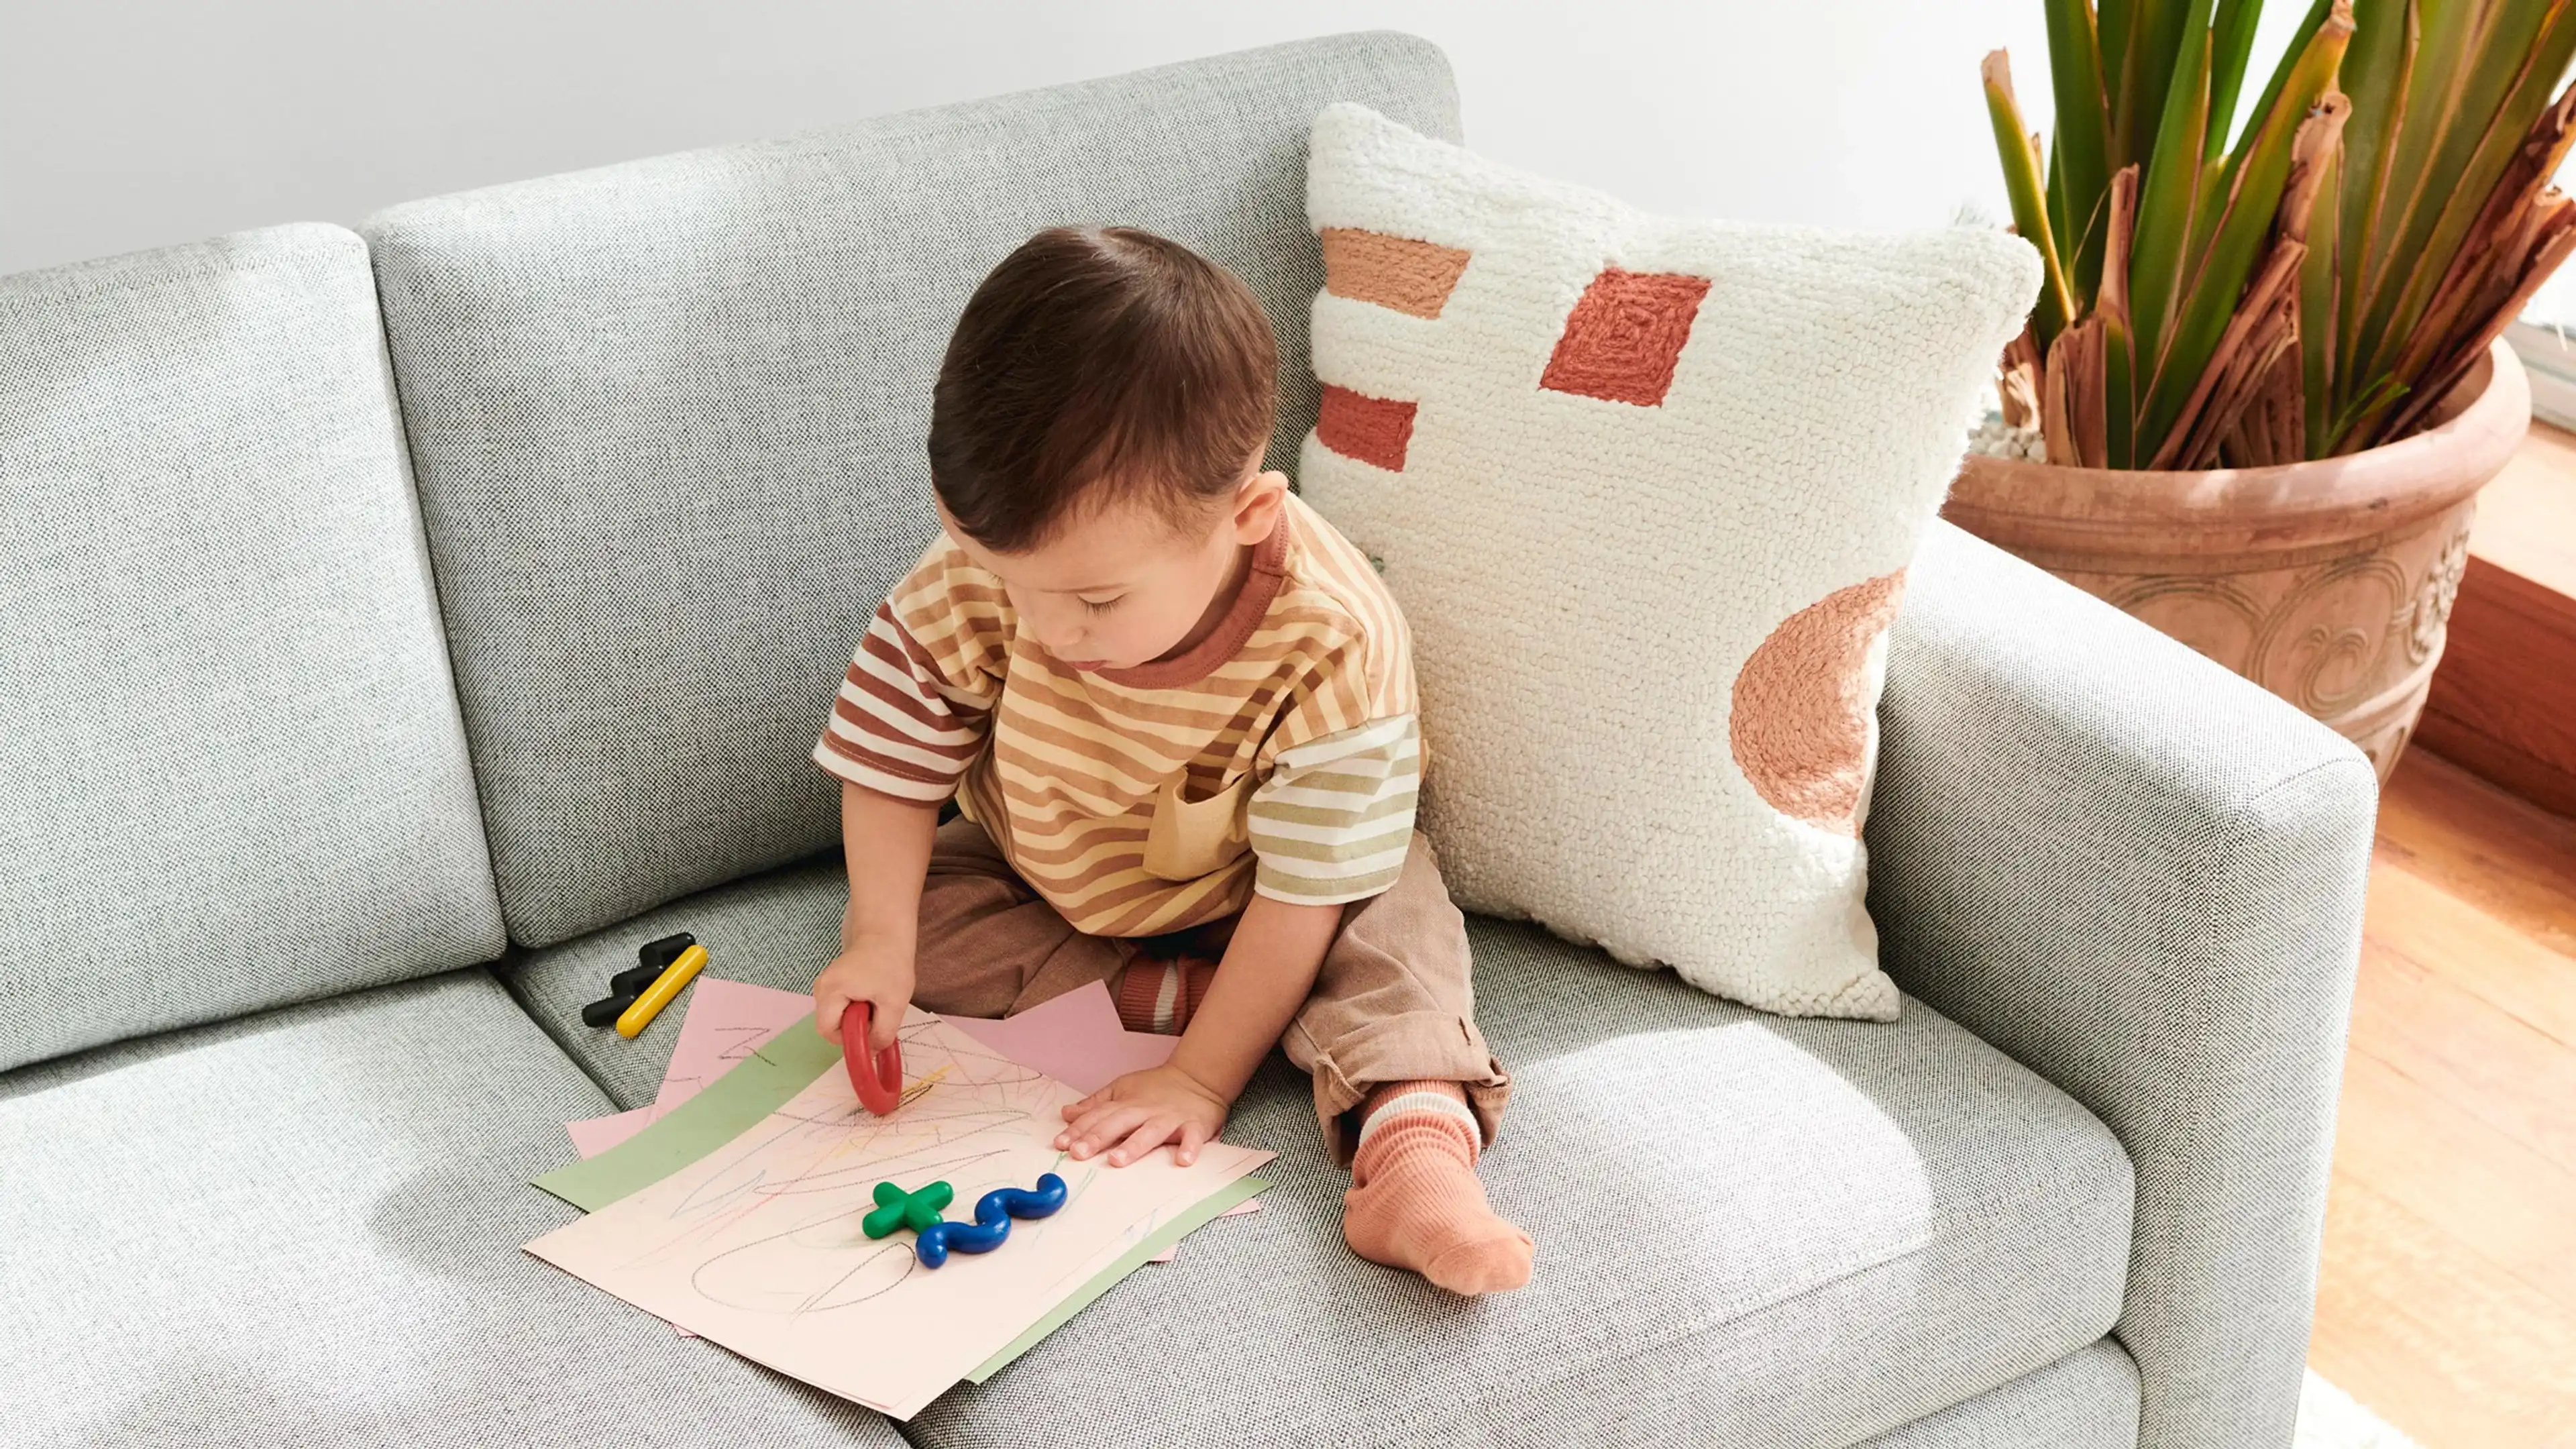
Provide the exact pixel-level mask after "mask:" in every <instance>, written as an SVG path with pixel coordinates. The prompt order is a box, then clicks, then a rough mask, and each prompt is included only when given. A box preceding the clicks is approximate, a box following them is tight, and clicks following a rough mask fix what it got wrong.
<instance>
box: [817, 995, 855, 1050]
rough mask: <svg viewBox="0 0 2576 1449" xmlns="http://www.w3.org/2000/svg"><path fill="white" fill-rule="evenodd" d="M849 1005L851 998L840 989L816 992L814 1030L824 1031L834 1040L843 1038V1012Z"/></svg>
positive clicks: (824, 1033) (825, 1034) (823, 1032)
mask: <svg viewBox="0 0 2576 1449" xmlns="http://www.w3.org/2000/svg"><path fill="white" fill-rule="evenodd" d="M849 1006H850V999H849V998H848V997H846V996H843V995H842V994H841V993H840V991H839V990H838V989H834V990H831V991H817V992H815V993H814V1030H816V1031H818V1032H820V1033H822V1034H823V1035H824V1036H825V1037H827V1038H829V1039H831V1040H833V1041H839V1040H840V1039H841V1013H842V1012H844V1011H847V1010H848V1009H849Z"/></svg>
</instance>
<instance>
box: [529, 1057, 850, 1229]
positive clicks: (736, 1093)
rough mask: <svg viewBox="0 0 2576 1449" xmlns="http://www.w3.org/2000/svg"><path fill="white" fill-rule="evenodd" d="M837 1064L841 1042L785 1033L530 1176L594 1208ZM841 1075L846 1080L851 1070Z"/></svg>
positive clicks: (685, 1161) (721, 1139)
mask: <svg viewBox="0 0 2576 1449" xmlns="http://www.w3.org/2000/svg"><path fill="white" fill-rule="evenodd" d="M840 1067H841V1048H840V1047H839V1045H838V1044H836V1043H833V1042H829V1041H826V1040H824V1039H823V1038H822V1037H821V1036H820V1035H818V1034H817V1033H816V1032H815V1031H814V1030H813V1029H812V1028H811V1027H810V1026H803V1025H800V1026H798V1027H796V1029H794V1030H791V1031H782V1032H780V1033H779V1034H778V1035H777V1036H775V1037H772V1038H771V1039H770V1041H769V1043H768V1044H767V1045H766V1046H763V1047H761V1048H759V1049H758V1050H756V1051H754V1052H753V1053H752V1054H751V1056H750V1058H749V1059H748V1060H745V1061H740V1062H736V1063H735V1064H734V1069H733V1070H732V1071H730V1072H727V1073H725V1074H724V1075H723V1076H721V1077H718V1078H716V1080H715V1083H714V1085H712V1086H710V1087H708V1088H707V1089H706V1090H704V1091H702V1092H700V1093H698V1094H697V1095H696V1096H694V1097H691V1098H690V1099H689V1100H687V1101H685V1102H682V1103H681V1104H680V1105H679V1106H677V1107H674V1108H672V1109H671V1110H670V1111H668V1112H665V1113H663V1114H662V1115H661V1116H660V1117H658V1118H656V1119H655V1120H654V1121H653V1122H652V1123H650V1124H649V1125H647V1126H646V1127H645V1128H644V1130H642V1131H640V1132H637V1133H636V1134H635V1135H634V1136H632V1137H629V1138H627V1139H626V1140H625V1141H623V1142H620V1143H618V1144H617V1145H616V1146H614V1147H611V1148H609V1149H608V1150H607V1151H605V1152H602V1153H600V1154H599V1155H598V1156H596V1157H589V1158H584V1159H583V1160H581V1161H579V1162H576V1163H573V1164H572V1165H570V1166H568V1167H558V1168H556V1169H555V1170H554V1171H552V1172H549V1173H546V1174H545V1175H543V1176H541V1177H538V1178H535V1179H533V1181H534V1182H535V1184H536V1185H537V1186H538V1187H541V1188H544V1189H545V1190H546V1191H548V1192H550V1193H553V1194H554V1195H555V1196H557V1197H559V1198H562V1199H563V1200H564V1201H565V1202H568V1203H571V1204H572V1205H573V1206H574V1207H577V1208H580V1209H581V1210H582V1211H584V1212H597V1211H599V1210H600V1209H601V1208H604V1207H606V1206H608V1205H609V1204H610V1203H613V1202H615V1201H617V1200H618V1199H619V1198H622V1197H624V1196H626V1195H627V1194H629V1193H632V1192H635V1191H636V1190H638V1189H640V1188H644V1187H648V1186H650V1185H651V1184H653V1183H656V1182H659V1181H661V1180H662V1179H663V1178H665V1177H668V1176H670V1175H671V1174H672V1173H674V1172H677V1171H679V1170H680V1169H681V1168H683V1167H686V1166H688V1165H689V1164H690V1163H693V1162H696V1161H699V1160H700V1159H702V1158H704V1157H705V1156H706V1155H707V1154H708V1153H710V1152H713V1151H715V1150H716V1149H717V1148H719V1147H722V1146H724V1145H725V1144H726V1143H729V1142H731V1141H733V1140H734V1139H735V1138H736V1137H739V1136H741V1135H742V1134H743V1133H744V1132H745V1131H746V1130H748V1129H749V1128H751V1127H752V1126H754V1125H756V1124H757V1123H758V1122H759V1121H760V1120H761V1119H762V1118H764V1117H766V1116H768V1115H769V1114H770V1113H772V1112H774V1111H777V1110H778V1108H779V1107H780V1106H781V1105H783V1104H784V1103H785V1102H787V1100H788V1099H789V1098H792V1097H794V1096H795V1095H796V1094H797V1093H798V1092H801V1091H803V1090H804V1089H805V1087H806V1086H807V1085H808V1084H809V1083H811V1082H812V1081H813V1080H814V1079H815V1078H816V1077H819V1076H821V1075H822V1074H823V1073H824V1072H825V1071H826V1070H830V1071H834V1072H838V1071H839V1070H840ZM842 1081H843V1084H844V1085H845V1086H846V1085H847V1083H848V1078H847V1076H846V1075H845V1076H844V1077H843V1078H842ZM643 1110H647V1111H650V1110H651V1109H650V1108H646V1109H643Z"/></svg>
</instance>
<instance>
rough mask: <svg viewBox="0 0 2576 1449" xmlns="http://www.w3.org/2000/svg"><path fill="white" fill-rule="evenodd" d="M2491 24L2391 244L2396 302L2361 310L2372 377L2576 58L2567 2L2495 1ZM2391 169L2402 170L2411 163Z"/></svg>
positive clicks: (2392, 356) (2392, 354) (2401, 340)
mask: <svg viewBox="0 0 2576 1449" xmlns="http://www.w3.org/2000/svg"><path fill="white" fill-rule="evenodd" d="M2488 18H2489V20H2490V22H2491V23H2490V24H2489V25H2488V27H2487V28H2486V29H2485V30H2484V31H2483V32H2482V33H2481V34H2480V35H2479V36H2477V37H2475V38H2474V44H2475V48H2474V50H2473V51H2472V53H2469V54H2467V55H2464V56H2463V58H2462V61H2461V71H2462V77H2461V82H2460V84H2459V86H2458V87H2457V89H2456V90H2455V91H2454V92H2453V95H2454V96H2455V97H2456V110H2455V111H2454V112H2453V114H2451V115H2450V116H2448V117H2446V118H2445V119H2444V126H2443V130H2444V135H2443V137H2442V139H2441V143H2440V144H2439V146H2437V147H2436V148H2435V149H2434V151H2433V153H2432V158H2431V160H2430V162H2429V163H2428V164H2429V168H2430V170H2429V174H2428V175H2426V176H2425V177H2424V178H2423V181H2422V183H2421V184H2420V186H2418V187H2417V188H2416V191H2415V208H2414V212H2413V214H2412V215H2411V216H2410V218H2409V220H2408V225H2407V227H2406V229H2405V230H2404V232H2402V233H2401V234H2400V235H2399V236H2398V237H2396V238H2395V239H2394V240H2392V241H2391V242H2390V243H2389V248H2390V254H2391V256H2392V258H2393V261H2392V269H2391V270H2390V271H2388V272H2386V273H2384V274H2383V277H2382V282H2383V285H2384V286H2385V287H2387V288H2389V289H2391V290H2392V291H2393V293H2394V294H2393V295H2388V296H2382V297H2376V298H2370V299H2365V301H2364V304H2363V326H2364V328H2365V329H2366V335H2367V336H2369V337H2370V338H2371V339H2372V340H2371V341H2370V343H2369V346H2370V352H2369V355H2368V360H2367V361H2366V362H2365V363H2364V365H2363V371H2364V372H2365V373H2376V372H2379V371H2383V370H2387V369H2390V368H2394V367H2396V366H2397V365H2398V364H2399V362H2400V360H2401V359H2402V358H2403V357H2404V356H2405V354H2406V352H2407V350H2408V347H2409V344H2410V343H2412V342H2413V341H2414V334H2415V331H2416V328H2417V326H2418V325H2419V324H2420V323H2421V322H2422V320H2423V318H2424V313H2425V309H2426V308H2427V307H2429V306H2430V305H2431V303H2432V300H2433V294H2434V291H2435V289H2436V288H2438V287H2439V286H2440V285H2441V283H2442V279H2443V278H2444V277H2446V276H2448V275H2449V274H2450V270H2451V262H2452V260H2453V258H2455V257H2457V256H2458V255H2459V250H2460V244H2461V243H2462V242H2463V241H2464V240H2466V239H2467V237H2468V233H2469V228H2470V226H2471V225H2472V224H2473V223H2474V222H2475V221H2476V220H2477V217H2478V214H2479V212H2481V211H2482V210H2484V209H2485V206H2486V202H2487V198H2488V197H2489V196H2490V195H2492V194H2493V192H2494V190H2495V186H2496V183H2497V182H2498V181H2499V180H2500V179H2501V178H2502V177H2503V175H2504V170H2505V167H2506V166H2507V165H2508V164H2509V163H2510V162H2511V161H2512V160H2513V155H2514V152H2515V151H2516V150H2517V149H2518V148H2519V147H2520V146H2521V145H2522V144H2523V141H2524V139H2525V137H2526V136H2527V135H2528V134H2529V133H2530V130H2531V126H2532V123H2533V121H2535V120H2537V119H2538V118H2539V115H2540V112H2541V110H2542V109H2543V108H2544V107H2546V106H2547V105H2548V104H2549V98H2550V92H2551V90H2552V89H2553V88H2554V87H2555V85H2556V83H2557V79H2558V77H2559V76H2560V75H2561V74H2562V73H2564V72H2565V70H2566V69H2567V63H2568V61H2569V59H2570V58H2571V56H2576V6H2571V5H2569V4H2567V3H2566V0H2498V3H2496V4H2495V5H2494V6H2493V7H2492V9H2491V11H2490V14H2489V17H2488ZM2516 57H2519V58H2520V64H2519V65H2516V64H2513V63H2512V61H2513V60H2514V58H2516ZM2409 119H2410V120H2412V116H2411V114H2410V116H2409ZM2392 164H2394V165H2397V166H2403V165H2404V164H2405V156H2404V155H2403V154H2402V153H2401V154H2400V155H2399V157H2398V158H2397V159H2396V160H2395V162H2393V163H2392ZM2401 282H2402V283H2403V285H2402V286H2399V285H2398V284H2399V283H2401ZM2406 380H2407V381H2409V382H2412V381H2414V379H2411V378H2410V379H2406Z"/></svg>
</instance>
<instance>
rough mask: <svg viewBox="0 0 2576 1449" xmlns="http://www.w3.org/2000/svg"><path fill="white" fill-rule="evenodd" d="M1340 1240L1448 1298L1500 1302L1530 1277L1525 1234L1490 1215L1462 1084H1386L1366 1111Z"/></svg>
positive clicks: (1472, 1119)
mask: <svg viewBox="0 0 2576 1449" xmlns="http://www.w3.org/2000/svg"><path fill="white" fill-rule="evenodd" d="M1363 1108H1364V1111H1365V1114H1366V1115H1365V1116H1364V1117H1363V1118H1362V1119H1361V1127H1360V1145H1359V1151H1358V1153H1357V1154H1356V1155H1355V1156H1354V1157H1353V1158H1352V1159H1351V1190H1350V1191H1349V1192H1348V1193H1347V1194H1345V1195H1344V1196H1343V1199H1342V1238H1343V1240H1344V1241H1346V1242H1348V1243H1349V1244H1350V1245H1351V1251H1352V1252H1354V1253H1357V1254H1359V1255H1360V1256H1361V1257H1363V1258H1366V1259H1368V1260H1369V1261H1370V1262H1372V1263H1384V1264H1386V1265H1387V1266H1388V1267H1390V1268H1410V1269H1412V1270H1413V1271H1414V1272H1417V1273H1420V1274H1421V1275H1422V1276H1423V1277H1425V1278H1428V1279H1430V1280H1431V1281H1432V1282H1433V1283H1434V1284H1437V1285H1438V1286H1440V1287H1442V1288H1446V1289H1448V1290H1449V1291H1450V1292H1452V1293H1464V1294H1476V1293H1500V1292H1503V1291H1505V1290H1507V1289H1512V1288H1518V1287H1520V1286H1521V1285H1522V1284H1524V1283H1527V1282H1528V1281H1529V1277H1530V1254H1531V1244H1530V1238H1529V1234H1527V1233H1524V1232H1522V1231H1521V1230H1520V1229H1519V1228H1516V1227H1514V1226H1512V1225H1511V1224H1510V1223H1508V1222H1506V1221H1504V1220H1503V1219H1501V1218H1499V1217H1496V1216H1495V1215H1494V1210H1493V1209H1492V1208H1491V1207H1489V1206H1488V1205H1487V1204H1486V1202H1485V1185H1484V1183H1483V1182H1481V1181H1479V1180H1478V1179H1477V1177H1476V1148H1477V1138H1478V1134H1477V1129H1476V1118H1475V1114H1474V1113H1472V1112H1470V1111H1468V1110H1467V1094H1466V1092H1465V1090H1464V1089H1462V1088H1461V1087H1460V1086H1459V1085H1458V1084H1457V1083H1456V1082H1430V1081H1423V1082H1389V1083H1387V1084H1385V1085H1384V1086H1381V1087H1379V1088H1377V1089H1376V1090H1375V1091H1372V1092H1371V1093H1369V1096H1368V1100H1367V1101H1366V1102H1365V1103H1364V1104H1363Z"/></svg>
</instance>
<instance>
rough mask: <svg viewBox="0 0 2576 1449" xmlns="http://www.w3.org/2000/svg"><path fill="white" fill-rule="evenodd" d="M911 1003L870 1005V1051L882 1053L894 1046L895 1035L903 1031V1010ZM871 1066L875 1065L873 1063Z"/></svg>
mask: <svg viewBox="0 0 2576 1449" xmlns="http://www.w3.org/2000/svg"><path fill="white" fill-rule="evenodd" d="M908 1004H909V1003H907V1002H901V1001H879V1000H871V1001H870V1002H869V1003H868V1009H869V1021H868V1050H869V1051H871V1052H881V1051H884V1050H885V1049H886V1048H887V1047H890V1046H893V1045H894V1038H895V1033H897V1032H899V1031H901V1030H902V1029H903V1009H904V1007H905V1006H907V1005H908ZM871 1065H874V1064H873V1063H871Z"/></svg>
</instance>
